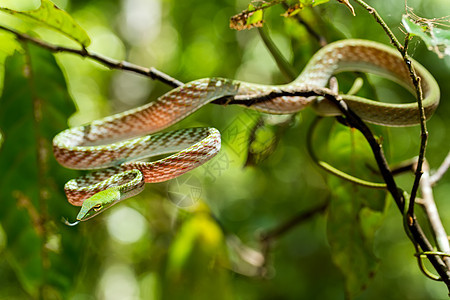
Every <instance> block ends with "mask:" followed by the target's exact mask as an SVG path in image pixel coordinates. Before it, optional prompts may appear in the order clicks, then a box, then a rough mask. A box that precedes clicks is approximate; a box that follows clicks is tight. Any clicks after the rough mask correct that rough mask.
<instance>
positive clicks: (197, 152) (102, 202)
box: [53, 40, 440, 225]
mask: <svg viewBox="0 0 450 300" xmlns="http://www.w3.org/2000/svg"><path fill="white" fill-rule="evenodd" d="M412 63H413V66H414V68H415V70H416V72H417V74H418V75H419V77H420V78H421V86H422V90H423V98H424V99H423V107H424V111H425V115H426V117H427V119H428V118H429V117H430V116H431V115H432V114H433V112H434V111H435V109H436V108H437V106H438V104H439V97H440V95H439V87H438V85H437V83H436V81H435V79H434V78H433V76H432V75H431V74H430V73H429V72H428V71H427V70H426V69H425V68H424V67H423V66H422V65H420V64H419V63H418V62H416V61H413V62H412ZM344 71H356V72H366V73H373V74H377V75H380V76H382V77H383V78H387V79H390V80H392V81H395V82H397V83H399V84H401V85H402V86H404V87H405V88H406V89H408V90H410V91H411V92H413V91H414V87H413V84H412V81H411V78H410V74H409V71H408V69H407V68H406V66H405V63H404V61H403V59H402V57H401V56H400V54H399V53H398V51H396V50H394V49H392V48H391V47H388V46H385V45H382V44H379V43H375V42H371V41H366V40H342V41H338V42H335V43H332V44H329V45H327V46H325V47H324V48H322V49H320V50H319V51H318V52H317V53H316V54H314V55H313V57H312V58H311V60H310V61H309V63H308V64H307V65H306V67H305V68H304V69H303V71H302V72H301V74H300V75H299V76H298V77H297V78H296V79H295V80H294V81H293V82H291V83H289V84H285V85H262V84H255V83H248V82H243V81H238V80H231V79H225V78H204V79H198V80H195V81H191V82H189V83H186V84H184V85H182V86H180V87H178V88H175V89H173V90H171V91H170V92H168V93H166V94H164V95H162V96H161V97H159V98H158V99H157V100H155V101H153V102H150V103H149V104H147V105H144V106H141V107H138V108H136V109H132V110H129V111H126V112H123V113H119V114H116V115H113V116H109V117H106V118H104V119H101V120H96V121H93V122H91V123H89V124H87V125H83V126H78V127H73V128H69V129H67V130H64V131H62V132H61V133H59V134H58V135H57V136H56V137H55V138H54V140H53V150H54V154H55V157H56V159H57V160H58V162H59V163H60V164H61V165H63V166H65V167H68V168H72V169H96V171H94V172H93V173H90V174H88V175H85V176H83V177H80V178H77V179H73V180H70V181H69V182H67V183H66V185H65V187H64V189H65V192H66V195H67V198H68V200H69V202H70V203H71V204H73V205H77V206H82V207H81V210H80V212H79V214H78V216H77V220H78V221H84V220H87V219H89V218H92V217H94V216H95V215H97V214H99V213H100V212H102V211H104V210H105V209H107V208H109V207H110V206H112V205H114V204H116V203H118V202H119V201H122V200H124V199H127V198H129V197H132V196H134V195H136V194H138V193H139V192H141V191H142V190H143V188H144V183H150V182H162V181H166V180H169V179H172V178H175V177H177V176H180V175H182V174H184V173H186V172H188V171H190V170H192V169H194V168H196V167H198V166H200V165H202V164H203V163H205V162H206V161H208V160H209V159H211V158H212V157H213V156H214V155H216V154H217V153H218V152H219V150H220V133H219V131H218V130H216V129H214V128H188V129H181V130H176V131H170V132H165V133H157V132H159V131H161V130H163V129H165V128H167V127H169V126H171V125H173V124H175V123H176V122H178V121H180V120H181V119H183V118H185V117H187V116H188V115H190V114H192V113H193V112H195V111H196V110H198V109H199V108H201V107H202V106H204V105H205V104H208V103H210V102H212V101H214V100H217V99H223V98H232V97H236V96H258V95H263V94H267V93H270V92H276V91H281V90H283V91H284V90H288V91H295V90H302V91H308V90H313V89H324V88H326V86H327V85H328V82H329V80H330V78H331V77H332V76H333V75H334V74H337V73H339V72H344ZM340 96H341V97H342V99H343V100H344V101H345V103H346V104H347V105H348V107H350V108H351V109H352V110H353V111H354V112H355V113H356V114H357V115H358V116H359V117H360V118H361V119H363V120H365V121H367V122H370V123H374V124H379V125H384V126H411V125H416V124H419V113H418V106H417V103H415V102H414V103H406V104H403V103H402V104H394V103H388V102H378V101H374V100H371V99H366V98H362V97H358V96H354V95H345V94H343V95H340ZM383 100H384V99H383ZM386 100H390V99H386ZM390 102H395V101H390ZM246 106H247V107H249V108H251V109H255V110H258V111H261V112H265V113H270V114H287V113H295V112H298V111H300V110H302V109H304V108H305V107H308V106H311V107H312V108H313V110H314V111H315V112H316V113H317V114H319V115H321V116H336V115H339V114H340V112H339V110H338V109H337V108H336V107H335V106H334V105H333V104H332V103H330V102H328V100H326V99H323V98H320V97H300V96H295V97H292V96H291V97H288V96H283V97H278V98H275V99H272V100H270V101H264V102H259V103H258V102H255V103H249V105H246ZM155 133H156V134H155ZM171 153H175V154H172V155H170V156H168V157H165V158H163V159H160V160H157V161H152V162H146V161H145V159H146V158H148V157H152V156H157V155H163V154H171ZM77 223H78V222H75V223H73V224H77ZM73 224H71V225H73Z"/></svg>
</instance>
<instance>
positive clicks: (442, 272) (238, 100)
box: [219, 88, 450, 290]
mask: <svg viewBox="0 0 450 300" xmlns="http://www.w3.org/2000/svg"><path fill="white" fill-rule="evenodd" d="M283 96H287V97H295V96H302V97H311V96H322V97H325V98H326V99H327V100H329V101H331V102H332V103H334V104H335V105H336V106H337V108H338V109H339V110H340V111H341V113H342V114H343V115H344V116H345V118H346V119H345V120H346V121H347V123H348V125H349V126H351V127H353V128H356V129H357V130H359V131H360V132H361V133H362V134H363V135H364V137H365V138H366V140H367V142H368V143H369V145H370V147H371V149H372V152H373V154H374V156H375V160H376V162H377V165H378V168H379V169H380V173H381V175H382V176H383V179H384V181H385V182H386V186H387V189H388V191H389V193H390V194H391V195H392V197H393V198H394V201H395V203H396V204H397V207H398V209H399V210H400V213H401V214H402V215H403V212H404V209H405V207H404V205H405V199H404V198H403V193H402V192H401V190H400V189H399V188H398V187H397V184H396V182H395V180H394V177H393V175H392V172H391V171H390V168H389V166H388V163H387V161H386V158H385V156H384V152H383V149H382V146H381V145H380V144H379V143H378V140H377V139H376V138H375V137H374V135H373V133H372V132H371V130H370V129H369V127H367V125H366V124H365V123H364V122H363V121H362V120H361V119H360V118H359V116H358V115H356V114H355V113H354V112H353V111H352V110H351V109H349V108H348V107H347V105H346V104H345V102H344V101H342V99H341V98H340V96H339V95H336V93H334V92H332V91H331V90H329V89H327V88H320V89H319V88H317V89H312V90H304V91H292V90H290V91H283V90H278V91H272V92H270V93H267V94H264V95H260V96H240V97H235V99H231V100H230V99H222V100H220V101H219V102H221V101H223V102H224V103H227V104H240V105H247V106H251V105H252V104H254V103H259V102H266V101H271V99H274V98H278V97H283ZM411 218H412V219H413V222H409V224H408V225H409V227H408V228H409V230H410V232H411V234H412V236H413V237H414V240H415V242H417V244H418V245H420V247H421V249H422V250H423V251H433V246H432V245H431V243H430V242H429V241H428V238H427V237H426V235H425V233H424V232H423V230H422V228H421V226H420V224H419V222H418V221H417V220H416V218H415V216H414V215H413V216H411ZM427 257H428V259H429V260H430V262H431V264H432V265H433V266H434V268H435V269H436V271H437V272H438V274H439V276H440V277H441V279H442V281H444V282H445V283H446V285H447V287H448V288H449V290H450V270H449V269H448V268H447V266H446V265H445V264H444V262H443V261H442V259H441V257H439V256H437V255H431V254H430V255H427Z"/></svg>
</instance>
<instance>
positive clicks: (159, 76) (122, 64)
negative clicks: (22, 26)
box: [0, 25, 183, 87]
mask: <svg viewBox="0 0 450 300" xmlns="http://www.w3.org/2000/svg"><path fill="white" fill-rule="evenodd" d="M0 30H4V31H8V32H10V33H12V34H14V35H15V36H16V37H17V38H18V39H20V40H26V41H28V42H31V43H33V44H35V45H37V46H39V47H41V48H44V49H47V50H49V51H50V52H53V53H72V54H76V55H79V56H82V57H88V58H90V59H92V60H95V61H97V62H99V63H101V64H102V65H104V66H107V67H108V68H110V69H120V70H125V71H131V72H134V73H138V74H141V75H144V76H147V77H150V78H151V79H153V80H159V81H161V82H163V83H165V84H167V85H169V86H171V87H178V86H180V85H183V83H182V82H181V81H178V80H176V79H175V78H172V77H170V76H169V75H167V74H165V73H163V72H161V71H159V70H157V69H155V68H153V67H151V68H145V67H142V66H138V65H135V64H132V63H130V62H127V61H118V60H114V59H111V58H109V57H105V56H102V55H100V54H97V53H93V52H90V51H88V50H87V49H85V48H81V49H75V48H69V47H63V46H57V45H53V44H50V43H47V42H45V41H42V40H39V39H36V38H34V37H32V36H29V35H28V34H24V33H20V32H17V31H15V30H13V29H10V28H7V27H4V26H1V25H0Z"/></svg>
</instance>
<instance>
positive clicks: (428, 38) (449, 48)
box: [402, 14, 450, 58]
mask: <svg viewBox="0 0 450 300" xmlns="http://www.w3.org/2000/svg"><path fill="white" fill-rule="evenodd" d="M415 18H416V19H417V21H414V20H413V19H412V18H411V17H410V16H409V15H407V14H405V15H403V17H402V24H403V26H404V27H405V29H406V31H407V32H408V33H410V34H411V35H415V36H417V37H419V38H420V39H422V40H423V41H424V43H425V45H426V46H427V48H428V50H430V51H433V52H435V53H436V54H437V55H438V56H439V57H440V58H443V57H444V56H445V55H447V56H450V30H444V29H441V28H438V27H436V26H435V25H434V24H435V21H434V20H430V19H425V18H419V17H417V16H415Z"/></svg>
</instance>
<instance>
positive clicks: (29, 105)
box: [0, 45, 84, 298]
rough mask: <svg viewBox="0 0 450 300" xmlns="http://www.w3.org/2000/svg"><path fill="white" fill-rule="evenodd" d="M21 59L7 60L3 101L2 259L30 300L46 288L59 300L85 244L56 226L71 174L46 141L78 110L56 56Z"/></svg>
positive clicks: (29, 54) (30, 52) (34, 52)
mask: <svg viewBox="0 0 450 300" xmlns="http://www.w3.org/2000/svg"><path fill="white" fill-rule="evenodd" d="M25 53H26V55H20V54H19V53H17V52H16V54H15V55H13V56H11V57H9V58H8V59H7V60H6V74H5V75H6V76H5V88H4V92H3V95H2V97H1V98H0V131H1V132H2V133H3V146H2V148H1V149H0V170H2V177H1V179H0V199H1V204H2V209H1V210H0V220H1V225H2V227H3V230H4V231H5V234H6V236H7V248H6V249H5V251H4V253H5V258H6V259H7V261H8V263H9V264H10V266H11V267H12V269H13V270H14V271H15V273H16V276H17V278H18V279H19V281H20V283H21V285H22V287H23V289H24V290H25V291H26V292H27V293H28V294H29V295H30V296H31V297H33V298H38V295H39V294H40V293H41V292H42V287H43V286H46V287H47V288H50V287H53V288H54V289H55V290H58V291H59V292H60V293H63V294H62V295H60V297H56V298H67V297H65V296H64V293H67V292H68V291H69V289H70V288H71V284H72V282H73V281H74V276H76V274H77V270H78V269H79V265H78V262H77V259H74V256H73V255H69V253H72V251H75V252H77V251H80V253H81V251H82V249H81V248H80V247H83V246H84V245H83V244H82V243H80V236H79V235H78V234H77V229H74V228H68V227H66V226H64V225H63V224H62V223H61V222H60V218H61V216H63V215H67V214H69V213H71V212H72V210H71V206H70V205H69V204H68V203H67V200H66V199H65V196H64V194H63V190H62V187H63V185H64V183H65V181H67V180H68V179H69V178H70V177H72V176H73V175H74V174H73V171H68V170H66V169H64V168H62V167H61V166H59V165H58V164H57V162H56V161H55V159H54V157H53V152H52V144H51V141H52V139H53V136H54V135H55V134H56V133H57V132H59V131H61V130H63V129H64V128H66V120H67V118H68V117H69V116H70V115H71V114H72V113H73V112H74V111H75V107H74V104H73V102H72V100H71V99H70V96H69V95H68V92H67V87H66V85H65V81H64V76H63V75H62V72H61V70H60V69H59V67H58V65H57V64H56V61H55V59H54V57H53V55H51V54H50V53H48V52H47V51H45V50H42V49H40V48H37V47H35V46H33V45H28V46H27V48H26V49H25ZM46 290H48V289H46ZM41 296H43V295H42V294H41ZM66 296H67V295H66ZM43 298H46V297H45V296H43ZM52 298H54V297H52Z"/></svg>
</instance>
